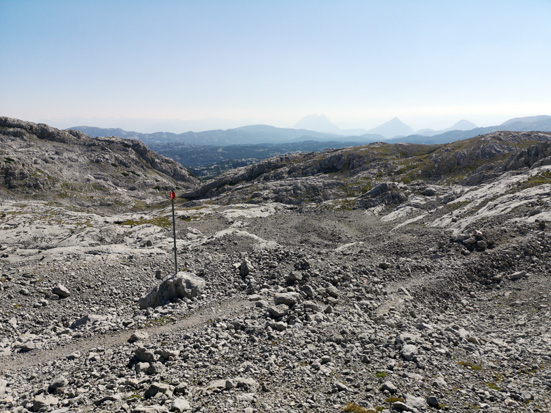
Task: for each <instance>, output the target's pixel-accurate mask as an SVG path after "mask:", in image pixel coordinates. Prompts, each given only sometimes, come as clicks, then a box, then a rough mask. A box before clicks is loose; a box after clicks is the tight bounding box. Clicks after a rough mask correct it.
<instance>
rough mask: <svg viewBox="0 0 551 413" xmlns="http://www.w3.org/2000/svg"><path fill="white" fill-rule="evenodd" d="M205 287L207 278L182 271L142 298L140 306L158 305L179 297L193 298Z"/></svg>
mask: <svg viewBox="0 0 551 413" xmlns="http://www.w3.org/2000/svg"><path fill="white" fill-rule="evenodd" d="M204 288H205V280H203V279H202V278H199V277H197V276H196V275H194V274H192V273H190V272H187V271H181V272H179V273H177V274H175V275H173V276H172V277H169V278H167V279H165V280H164V281H163V282H162V283H161V284H159V285H158V286H157V287H155V288H153V289H152V290H151V291H150V292H149V294H147V295H146V296H144V297H142V298H140V301H139V303H140V308H148V307H158V306H161V305H164V304H166V303H169V302H171V301H175V300H177V299H178V298H193V297H196V296H197V295H199V294H200V293H201V292H202V291H203V289H204Z"/></svg>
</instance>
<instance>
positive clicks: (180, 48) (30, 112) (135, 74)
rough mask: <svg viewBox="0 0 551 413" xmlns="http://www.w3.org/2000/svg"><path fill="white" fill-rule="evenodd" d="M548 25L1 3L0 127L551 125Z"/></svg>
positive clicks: (539, 10)
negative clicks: (540, 118)
mask: <svg viewBox="0 0 551 413" xmlns="http://www.w3.org/2000/svg"><path fill="white" fill-rule="evenodd" d="M550 21H551V1H548V0H499V1H492V0H476V1H471V0H461V1H455V0H446V1H442V0H434V1H427V0H415V1H414V0H381V1H369V0H358V1H349V0H338V1H323V0H311V1H307V0H304V1H302V0H290V1H285V0H273V1H259V0H252V1H240V0H231V1H230V0H225V1H222V0H218V1H217V0H195V1H185V0H174V1H171V0H155V1H153V0H151V1H139V0H128V1H125V0H117V1H113V0H108V1H107V0H106V1H104V0H93V1H92V0H90V1H86V0H79V1H75V0H67V1H62V0H49V1H39V0H34V1H26V0H13V1H12V0H0V115H4V116H11V117H17V118H21V119H24V120H30V121H48V122H49V123H50V124H52V125H54V126H58V127H68V126H76V125H75V122H78V123H82V122H86V123H87V124H89V125H97V126H124V127H125V128H127V129H129V126H131V125H132V121H131V119H161V120H169V119H180V120H197V119H204V118H219V119H226V120H230V121H234V122H231V124H230V123H227V125H228V126H227V127H229V126H235V125H238V124H247V123H248V124H251V123H268V124H272V125H275V126H292V125H294V124H295V123H296V122H298V121H299V120H300V119H301V118H302V117H304V116H306V115H309V114H314V113H316V114H325V115H326V116H327V117H329V118H330V119H331V120H332V121H333V122H334V123H336V124H337V125H338V126H340V127H365V128H369V127H374V126H377V125H378V124H380V123H382V122H384V121H386V120H389V119H390V118H392V117H394V116H398V117H399V118H400V119H401V120H402V121H404V122H406V123H408V124H409V125H411V126H412V127H413V128H414V129H419V128H424V127H432V128H444V127H448V126H451V124H452V123H455V122H456V121H458V120H459V119H462V118H466V119H468V120H471V121H473V122H475V123H477V124H478V125H481V126H486V125H490V124H497V123H501V122H503V121H505V120H507V119H509V118H511V117H515V116H526V115H542V114H547V115H550V114H551V75H550V73H551V24H550V23H549V22H550ZM79 121H81V122H79ZM142 124H143V122H142ZM211 124H212V125H213V126H214V127H218V126H220V124H219V123H217V122H215V121H212V122H211ZM134 125H136V127H135V128H134V129H136V130H139V126H140V123H139V122H135V123H134ZM144 128H145V127H144ZM144 128H142V129H144ZM174 128H175V126H174V122H169V121H160V122H158V127H157V128H156V129H157V130H172V129H174ZM172 131H174V132H183V130H172Z"/></svg>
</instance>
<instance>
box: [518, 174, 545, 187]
mask: <svg viewBox="0 0 551 413" xmlns="http://www.w3.org/2000/svg"><path fill="white" fill-rule="evenodd" d="M545 184H551V172H549V171H543V172H542V173H539V174H537V175H534V176H531V177H530V178H528V179H527V180H526V181H522V182H519V183H517V189H518V190H520V191H522V190H523V189H528V188H533V187H535V186H539V185H545Z"/></svg>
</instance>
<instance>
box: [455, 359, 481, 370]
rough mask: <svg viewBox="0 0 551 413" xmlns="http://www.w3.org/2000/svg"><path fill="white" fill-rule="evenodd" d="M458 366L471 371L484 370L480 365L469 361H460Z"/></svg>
mask: <svg viewBox="0 0 551 413" xmlns="http://www.w3.org/2000/svg"><path fill="white" fill-rule="evenodd" d="M457 364H459V365H460V366H463V367H465V368H469V369H471V370H475V371H477V370H482V366H481V365H479V364H474V363H471V362H469V361H458V362H457Z"/></svg>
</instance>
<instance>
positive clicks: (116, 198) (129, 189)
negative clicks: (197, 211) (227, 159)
mask: <svg viewBox="0 0 551 413" xmlns="http://www.w3.org/2000/svg"><path fill="white" fill-rule="evenodd" d="M0 144H1V146H0V177H1V178H2V179H1V180H0V199H2V198H6V199H19V200H23V199H35V198H37V197H38V198H40V199H44V200H49V201H52V202H57V203H62V204H66V205H70V206H73V207H74V206H84V207H90V206H95V207H99V208H104V207H106V208H109V210H112V209H114V208H117V207H119V209H121V210H126V209H128V208H129V207H132V206H136V208H143V207H144V206H146V205H147V204H150V203H154V202H157V201H158V200H160V199H162V196H161V193H162V194H163V195H166V191H167V190H171V189H174V188H177V189H186V188H187V189H189V188H192V187H194V186H195V185H197V183H198V182H199V181H198V180H197V179H196V178H194V177H193V176H191V175H190V174H189V172H188V171H187V170H186V169H185V168H183V167H182V166H181V165H180V164H178V163H177V162H175V161H172V160H170V159H168V158H166V157H164V156H161V155H158V154H157V153H155V152H153V151H151V150H150V149H149V148H148V147H147V146H145V145H144V144H143V143H142V142H140V141H138V140H134V139H120V138H115V137H110V138H95V139H94V138H90V137H89V136H86V135H84V134H83V133H82V132H78V131H61V130H59V129H55V128H52V127H50V126H48V125H44V124H34V123H31V122H24V121H21V120H18V119H11V118H6V117H0Z"/></svg>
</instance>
